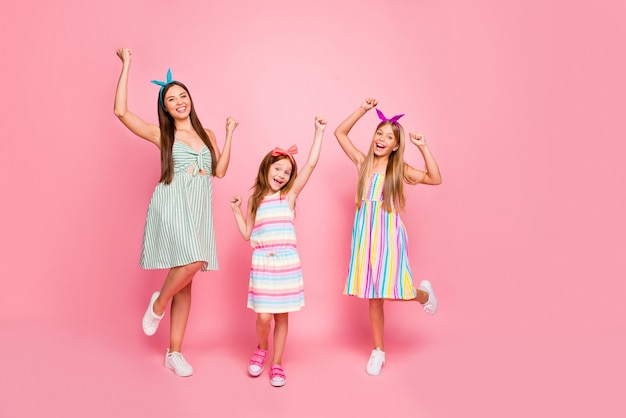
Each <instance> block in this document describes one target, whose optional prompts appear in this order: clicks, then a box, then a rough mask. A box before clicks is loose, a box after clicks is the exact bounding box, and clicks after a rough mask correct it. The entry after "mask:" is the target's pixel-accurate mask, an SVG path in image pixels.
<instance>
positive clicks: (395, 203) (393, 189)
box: [356, 121, 406, 212]
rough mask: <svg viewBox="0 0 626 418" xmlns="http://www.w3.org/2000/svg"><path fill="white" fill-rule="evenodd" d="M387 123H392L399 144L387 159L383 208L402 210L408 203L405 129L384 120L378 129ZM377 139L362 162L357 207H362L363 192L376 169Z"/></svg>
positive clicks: (394, 135) (357, 191) (389, 210)
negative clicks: (405, 173) (405, 191)
mask: <svg viewBox="0 0 626 418" xmlns="http://www.w3.org/2000/svg"><path fill="white" fill-rule="evenodd" d="M385 125H391V129H392V130H393V137H394V139H395V140H396V143H397V144H398V149H397V150H395V151H392V152H391V154H390V155H389V160H388V161H387V168H386V170H385V183H384V185H383V208H384V209H385V210H386V211H387V212H393V211H394V210H397V211H402V210H403V209H404V207H405V204H406V199H405V197H404V129H403V128H402V125H400V124H399V123H398V122H391V121H383V122H381V123H379V124H378V126H377V127H376V130H378V129H380V128H382V127H383V126H385ZM375 146H376V144H375V141H372V143H371V144H370V148H369V151H368V152H367V155H366V156H365V160H363V162H362V163H361V170H360V172H359V182H358V185H357V189H356V207H357V208H359V207H361V204H362V198H363V193H364V192H365V188H366V187H367V186H368V183H369V179H370V177H371V176H372V171H373V170H374V147H375Z"/></svg>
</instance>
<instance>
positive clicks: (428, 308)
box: [418, 280, 437, 315]
mask: <svg viewBox="0 0 626 418" xmlns="http://www.w3.org/2000/svg"><path fill="white" fill-rule="evenodd" d="M418 289H419V290H422V291H424V292H426V293H428V301H427V302H426V303H425V304H423V305H422V306H423V307H424V312H426V313H427V314H430V315H434V314H435V312H437V297H435V292H434V291H433V285H432V284H430V282H429V281H428V280H422V281H421V282H420V285H419V287H418Z"/></svg>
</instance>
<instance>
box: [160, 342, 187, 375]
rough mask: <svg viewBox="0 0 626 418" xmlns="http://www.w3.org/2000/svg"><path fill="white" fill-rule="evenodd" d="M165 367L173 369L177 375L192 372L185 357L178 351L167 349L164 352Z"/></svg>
mask: <svg viewBox="0 0 626 418" xmlns="http://www.w3.org/2000/svg"><path fill="white" fill-rule="evenodd" d="M165 367H167V368H168V369H171V370H174V373H176V375H177V376H181V377H187V376H191V375H192V374H193V368H192V367H191V366H190V365H189V363H187V360H185V357H183V355H182V354H181V353H179V352H178V351H172V352H171V353H170V349H169V348H168V349H167V352H166V353H165Z"/></svg>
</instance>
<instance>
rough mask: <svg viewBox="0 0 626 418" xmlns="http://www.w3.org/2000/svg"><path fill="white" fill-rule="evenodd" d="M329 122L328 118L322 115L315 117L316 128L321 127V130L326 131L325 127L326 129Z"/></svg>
mask: <svg viewBox="0 0 626 418" xmlns="http://www.w3.org/2000/svg"><path fill="white" fill-rule="evenodd" d="M327 123H328V122H327V121H326V119H324V118H322V117H321V116H316V117H315V129H319V130H320V131H324V129H326V124H327Z"/></svg>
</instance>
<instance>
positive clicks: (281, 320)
mask: <svg viewBox="0 0 626 418" xmlns="http://www.w3.org/2000/svg"><path fill="white" fill-rule="evenodd" d="M288 320H289V314H286V313H282V314H274V322H276V324H277V325H279V324H286V323H287V321H288Z"/></svg>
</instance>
